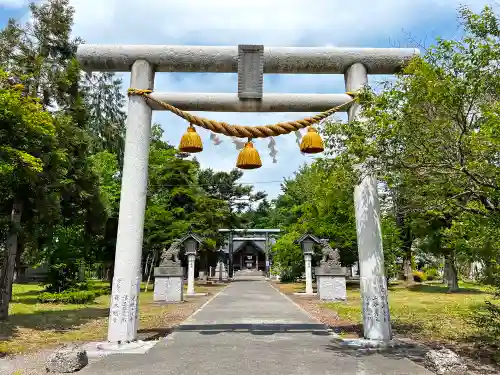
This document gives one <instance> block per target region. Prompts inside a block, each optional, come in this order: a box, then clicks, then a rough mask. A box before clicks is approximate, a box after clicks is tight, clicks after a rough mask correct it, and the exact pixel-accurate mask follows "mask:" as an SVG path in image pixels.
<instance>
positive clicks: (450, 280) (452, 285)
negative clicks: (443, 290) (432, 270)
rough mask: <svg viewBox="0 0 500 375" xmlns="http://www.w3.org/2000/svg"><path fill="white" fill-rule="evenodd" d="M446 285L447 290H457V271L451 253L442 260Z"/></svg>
mask: <svg viewBox="0 0 500 375" xmlns="http://www.w3.org/2000/svg"><path fill="white" fill-rule="evenodd" d="M444 269H445V274H444V278H445V280H446V285H447V286H448V291H449V292H456V291H457V290H458V273H457V268H456V266H455V261H454V259H453V256H452V255H447V256H446V258H445V261H444Z"/></svg>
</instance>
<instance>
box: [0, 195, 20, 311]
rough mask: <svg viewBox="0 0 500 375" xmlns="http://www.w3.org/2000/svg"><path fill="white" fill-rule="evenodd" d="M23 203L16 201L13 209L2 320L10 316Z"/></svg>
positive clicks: (1, 282)
mask: <svg viewBox="0 0 500 375" xmlns="http://www.w3.org/2000/svg"><path fill="white" fill-rule="evenodd" d="M21 213H22V203H20V202H14V204H13V205H12V211H11V216H10V217H11V223H12V229H11V234H10V236H9V238H8V239H7V244H6V250H7V251H6V254H5V258H4V262H3V266H2V274H1V276H0V320H7V318H8V317H9V303H10V299H11V297H12V282H13V280H14V267H15V264H16V255H17V239H18V235H19V227H20V223H21Z"/></svg>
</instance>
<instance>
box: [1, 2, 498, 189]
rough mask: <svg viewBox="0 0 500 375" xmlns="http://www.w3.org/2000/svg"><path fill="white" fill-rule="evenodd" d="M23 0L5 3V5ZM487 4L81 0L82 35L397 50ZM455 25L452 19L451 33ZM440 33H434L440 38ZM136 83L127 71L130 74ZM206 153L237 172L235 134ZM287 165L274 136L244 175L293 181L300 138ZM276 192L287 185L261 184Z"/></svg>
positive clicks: (311, 84) (173, 121)
mask: <svg viewBox="0 0 500 375" xmlns="http://www.w3.org/2000/svg"><path fill="white" fill-rule="evenodd" d="M21 2H22V0H0V6H1V5H5V4H11V6H13V5H12V4H18V3H21ZM487 2H488V1H487V0H486V1H483V0H419V1H415V0H378V1H373V0H358V1H352V2H350V3H346V2H345V1H343V0H272V1H269V0H252V1H249V2H243V1H237V0H178V1H175V0H171V1H165V0H142V1H137V0H104V1H103V0H72V1H71V3H72V5H73V6H74V7H75V10H76V13H75V27H74V33H75V35H78V36H81V37H83V38H84V39H85V40H86V41H87V42H88V43H116V44H195V45H196V44H198V45H199V44H205V45H237V44H264V45H267V46H269V45H275V46H287V45H288V46H325V45H334V46H365V47H367V46H371V45H373V44H377V45H378V46H387V47H390V46H393V45H394V42H395V41H396V42H397V41H400V42H401V45H402V46H404V45H406V44H407V43H406V41H407V37H406V35H405V34H404V33H403V32H402V30H405V31H406V32H410V33H411V34H412V35H414V36H416V37H425V36H426V35H427V36H429V35H428V34H427V32H428V30H427V29H424V30H423V29H422V28H423V27H425V26H424V25H429V24H430V25H437V26H439V27H441V28H442V23H441V21H442V19H443V18H446V19H447V20H448V21H449V19H450V15H451V17H452V18H453V15H454V14H455V10H456V8H457V7H458V6H459V5H460V4H462V3H468V4H471V5H473V6H474V8H475V9H479V8H480V7H481V6H482V5H484V4H485V3H487ZM455 26H456V25H454V24H451V25H449V27H450V28H451V30H452V32H453V30H454V29H455ZM432 36H433V35H432ZM125 77H126V79H125V84H126V85H127V86H128V75H127V74H125ZM155 89H156V90H159V91H169V92H172V91H197V92H236V90H237V77H236V75H235V74H168V73H161V74H157V78H156V83H155ZM264 90H265V92H281V93H286V92H333V93H338V92H343V90H344V85H343V77H342V76H340V75H337V76H326V75H316V76H314V75H280V76H266V77H265V82H264ZM201 115H203V116H205V117H209V118H213V119H217V120H222V121H227V122H231V123H240V124H243V125H249V124H263V123H274V122H277V121H282V120H285V119H286V120H291V119H296V118H301V117H306V116H307V114H248V113H244V114H238V113H201ZM154 120H155V121H157V122H160V123H161V124H162V126H163V129H164V130H165V138H166V139H167V140H168V141H169V142H171V143H173V144H177V142H178V141H179V139H180V137H181V136H182V134H183V132H184V131H185V128H186V124H185V122H184V121H183V120H180V119H179V118H176V117H175V116H174V115H172V114H170V113H163V112H162V113H159V112H157V113H156V114H155V116H154ZM200 134H201V135H202V137H203V140H204V145H205V151H204V152H202V153H201V154H198V155H197V156H196V157H197V158H198V160H200V163H201V165H202V166H203V167H212V168H215V169H222V170H228V169H231V168H232V167H234V165H235V162H236V158H237V153H238V152H237V151H236V150H235V148H234V146H233V144H232V143H231V141H230V140H229V139H226V138H225V137H223V136H222V137H221V138H222V139H223V141H224V142H223V143H222V144H221V145H219V146H214V145H212V144H211V142H210V140H209V135H208V132H206V131H203V130H202V131H200ZM276 142H277V150H278V156H277V158H278V163H277V164H272V161H271V158H270V157H269V156H268V155H267V154H268V149H267V141H263V140H258V141H257V142H256V146H257V147H258V150H259V152H260V154H261V157H262V159H263V164H264V165H263V167H262V168H261V169H258V170H254V171H248V172H245V176H244V178H243V180H245V181H254V182H255V181H258V182H263V181H276V180H281V179H282V178H283V177H289V176H291V175H292V174H293V172H294V171H295V170H296V169H297V168H298V167H299V166H300V165H301V164H303V163H304V162H306V161H307V162H310V161H311V158H308V157H304V156H302V155H301V154H300V152H299V151H298V147H297V145H296V144H295V136H294V135H293V134H292V135H288V136H281V137H277V138H276ZM256 188H258V189H265V190H266V191H267V192H268V193H269V194H270V195H271V196H272V197H274V196H276V195H277V193H278V192H279V184H277V183H270V184H256Z"/></svg>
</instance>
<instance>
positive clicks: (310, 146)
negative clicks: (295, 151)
mask: <svg viewBox="0 0 500 375" xmlns="http://www.w3.org/2000/svg"><path fill="white" fill-rule="evenodd" d="M324 150H325V147H324V145H323V140H322V139H321V136H320V135H319V134H318V132H317V131H316V129H314V128H313V127H312V126H310V127H309V129H307V134H306V135H304V136H303V137H302V142H300V151H302V152H303V153H305V154H317V153H319V152H323V151H324Z"/></svg>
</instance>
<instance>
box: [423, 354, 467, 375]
mask: <svg viewBox="0 0 500 375" xmlns="http://www.w3.org/2000/svg"><path fill="white" fill-rule="evenodd" d="M424 365H425V366H426V367H427V368H429V369H430V370H432V371H434V372H435V373H436V374H438V375H445V374H446V375H465V374H467V366H466V365H465V363H464V361H463V360H462V358H460V356H459V355H458V354H456V353H455V352H453V351H451V350H450V349H439V350H429V351H428V352H427V353H426V354H425V360H424Z"/></svg>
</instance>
